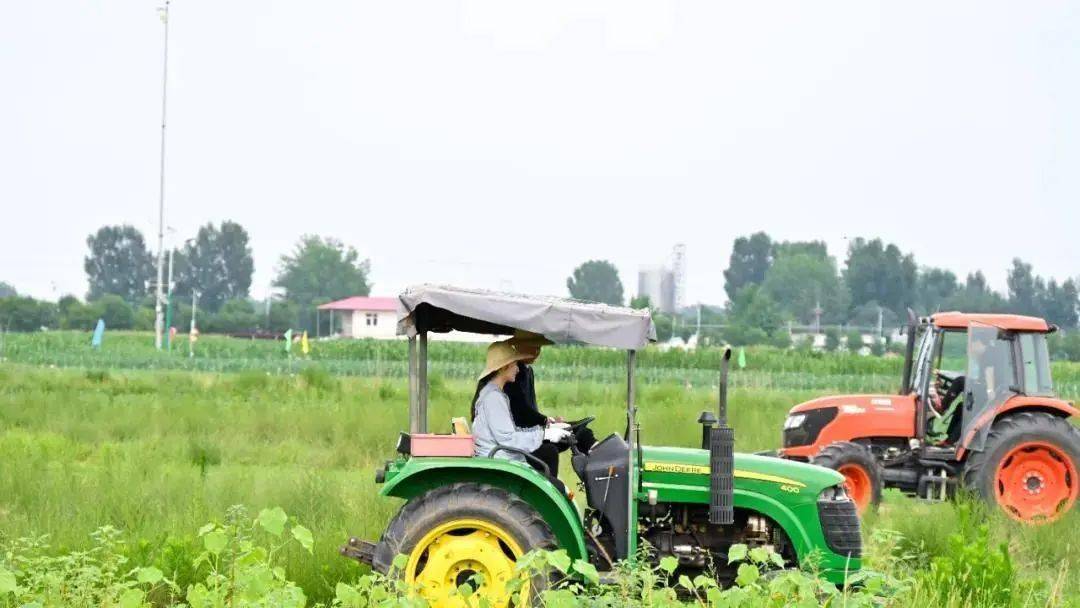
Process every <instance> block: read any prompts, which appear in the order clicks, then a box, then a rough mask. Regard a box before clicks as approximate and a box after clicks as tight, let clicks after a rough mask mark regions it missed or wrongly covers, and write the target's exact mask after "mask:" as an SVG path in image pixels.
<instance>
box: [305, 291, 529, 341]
mask: <svg viewBox="0 0 1080 608" xmlns="http://www.w3.org/2000/svg"><path fill="white" fill-rule="evenodd" d="M397 304H398V300H397V298H380V297H375V296H372V297H369V296H352V297H351V298H345V299H344V300H337V301H334V302H327V303H326V304H323V305H322V306H319V316H320V317H321V318H323V319H326V318H327V316H329V318H330V323H331V328H332V329H331V332H330V335H331V337H339V338H377V339H380V340H394V339H401V340H404V339H405V336H399V335H397V321H398V319H397ZM428 337H429V338H430V339H431V340H432V341H446V342H485V343H486V342H493V341H495V340H502V339H505V338H508V337H509V336H489V335H487V334H470V333H465V332H460V331H451V332H448V333H438V332H431V333H429V334H428Z"/></svg>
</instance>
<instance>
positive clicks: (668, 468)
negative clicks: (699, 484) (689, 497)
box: [645, 462, 709, 475]
mask: <svg viewBox="0 0 1080 608" xmlns="http://www.w3.org/2000/svg"><path fill="white" fill-rule="evenodd" d="M645 470H646V471H656V472H657V473H688V474H690V475H708V474H709V467H703V466H700V465H696V464H680V463H677V462H646V463H645Z"/></svg>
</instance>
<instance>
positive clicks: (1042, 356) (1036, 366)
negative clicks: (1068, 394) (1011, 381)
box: [1019, 334, 1054, 395]
mask: <svg viewBox="0 0 1080 608" xmlns="http://www.w3.org/2000/svg"><path fill="white" fill-rule="evenodd" d="M1019 338H1020V364H1021V366H1022V369H1023V381H1024V385H1023V390H1024V394H1026V395H1051V394H1053V392H1054V384H1053V382H1052V381H1051V379H1050V357H1049V355H1048V353H1047V349H1046V336H1045V335H1043V334H1020V335H1019Z"/></svg>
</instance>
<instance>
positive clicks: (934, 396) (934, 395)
mask: <svg viewBox="0 0 1080 608" xmlns="http://www.w3.org/2000/svg"><path fill="white" fill-rule="evenodd" d="M929 397H930V405H931V407H933V408H934V409H935V410H937V411H939V412H940V411H942V409H944V408H943V406H942V403H941V395H940V394H939V393H938V391H937V387H935V386H931V387H930V391H929Z"/></svg>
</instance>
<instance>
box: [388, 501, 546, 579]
mask: <svg viewBox="0 0 1080 608" xmlns="http://www.w3.org/2000/svg"><path fill="white" fill-rule="evenodd" d="M465 519H470V520H481V521H484V522H489V523H490V524H493V525H494V526H497V527H498V528H500V529H502V530H504V531H505V532H506V533H507V534H508V535H509V536H510V537H511V538H512V539H513V541H514V542H515V543H516V544H517V545H518V546H519V547H520V548H521V551H522V553H523V554H524V553H528V552H529V551H532V550H534V549H550V550H554V549H556V548H557V543H556V540H555V535H554V534H553V533H552V532H551V528H550V527H549V526H548V524H547V522H545V521H544V519H543V518H542V517H541V516H540V514H539V513H538V512H537V511H536V509H534V508H532V507H531V506H530V505H529V504H528V503H526V502H525V501H523V500H521V498H519V497H517V496H516V495H514V494H511V493H510V492H507V491H506V490H503V489H501V488H496V487H494V486H490V485H487V484H479V483H455V484H449V485H446V486H442V487H439V488H435V489H432V490H428V491H427V492H425V493H423V494H421V495H420V496H417V497H415V498H413V499H412V500H410V501H409V502H407V503H405V505H404V506H402V507H401V510H400V511H398V514H397V515H396V516H395V517H394V519H393V520H392V521H391V522H390V525H389V526H387V528H386V531H385V532H384V533H383V535H382V538H381V539H379V543H378V544H377V545H376V546H375V554H374V556H373V559H372V567H373V568H374V569H375V570H376V571H378V572H382V573H383V574H386V573H388V572H389V571H390V570H391V566H392V564H393V561H394V558H395V557H396V556H398V555H402V554H404V555H409V554H411V553H412V552H413V550H414V549H415V548H416V545H417V543H419V542H420V541H421V540H422V539H423V538H424V536H425V535H426V534H427V533H428V532H429V531H431V530H433V529H435V528H436V527H438V526H440V525H443V524H445V523H447V522H452V521H455V520H465ZM517 557H520V556H517ZM396 574H397V575H398V576H402V577H406V576H407V573H405V572H397V573H396ZM545 583H546V581H543V580H535V579H534V580H533V581H532V582H531V589H532V591H533V593H535V592H537V591H539V590H540V589H541V588H542V587H543V586H544V584H545Z"/></svg>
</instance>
